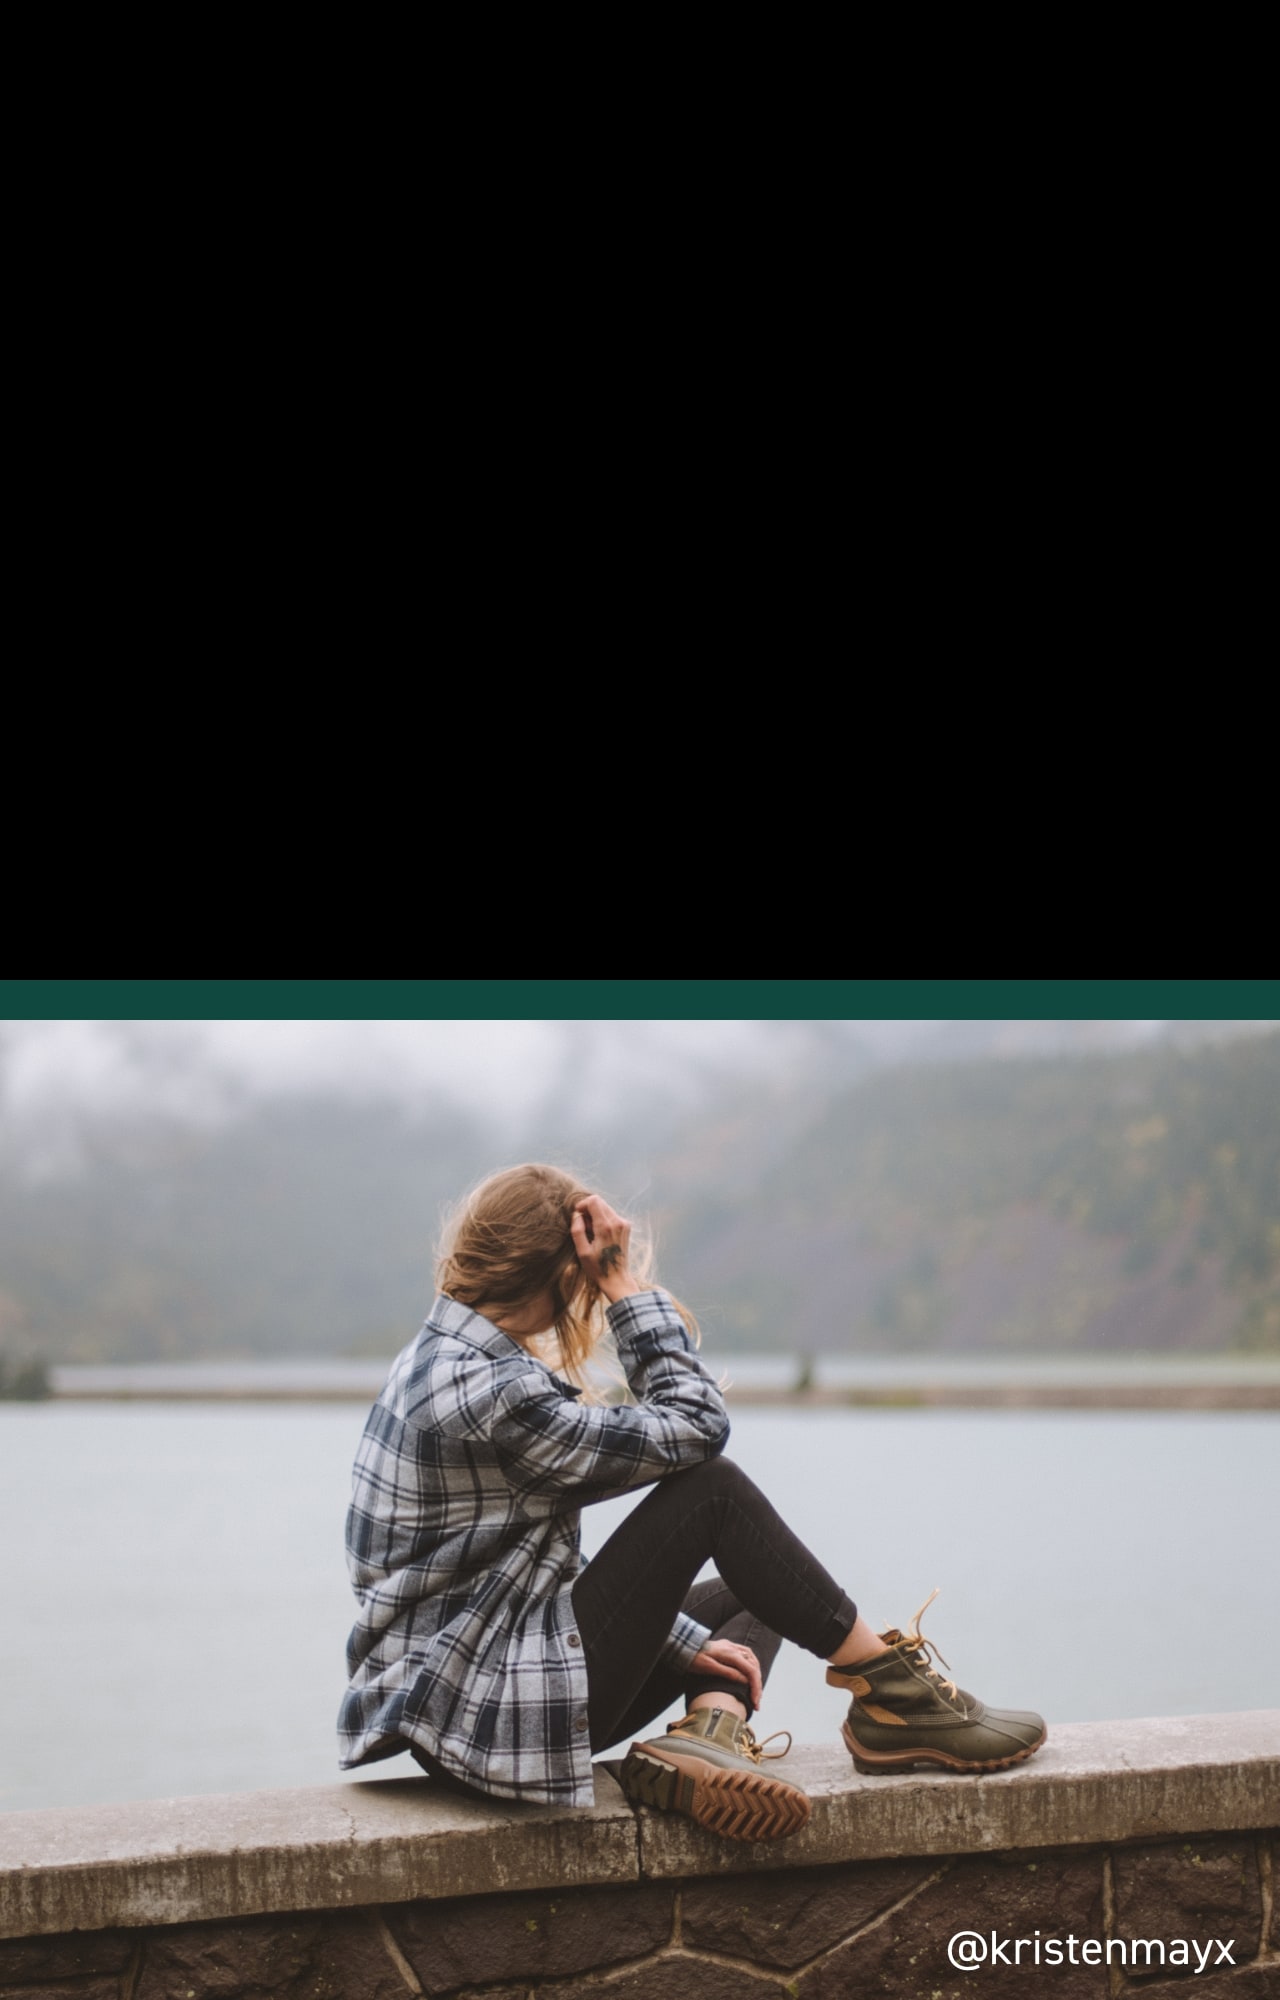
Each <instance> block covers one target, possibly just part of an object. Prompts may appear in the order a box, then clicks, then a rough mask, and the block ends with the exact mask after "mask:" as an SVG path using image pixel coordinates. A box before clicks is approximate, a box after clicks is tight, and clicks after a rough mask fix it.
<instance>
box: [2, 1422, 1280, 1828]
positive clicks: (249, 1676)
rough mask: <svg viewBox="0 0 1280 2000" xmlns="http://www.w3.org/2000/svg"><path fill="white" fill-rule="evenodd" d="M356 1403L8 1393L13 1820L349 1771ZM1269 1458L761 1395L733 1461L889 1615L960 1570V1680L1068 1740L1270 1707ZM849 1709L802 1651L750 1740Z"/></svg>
mask: <svg viewBox="0 0 1280 2000" xmlns="http://www.w3.org/2000/svg"><path fill="white" fill-rule="evenodd" d="M364 1415H365V1411H364V1409H363V1408H361V1407H360V1406H357V1405H354V1404H353V1405H342V1406H339V1407H336V1408H332V1409H327V1408H319V1407H316V1406H313V1405H296V1406H289V1407H285V1408H269V1407H266V1406H263V1405H250V1406H228V1407H224V1408H214V1407H210V1406H207V1405H206V1406H200V1407H195V1408H192V1407H186V1406H181V1405H176V1404H164V1403H154V1404H138V1405H109V1406H105V1407H100V1406H92V1405H87V1404H71V1403H52V1404H45V1405H42V1406H36V1407H32V1408H25V1407H19V1406H16V1405H12V1404H11V1405H0V1519H3V1520H4V1521H5V1523H6V1533H5V1534H4V1536H3V1537H2V1538H0V1686H2V1687H3V1689H4V1694H5V1699H4V1701H3V1702H2V1703H0V1811H16V1810H21V1809H24V1808H30V1807H40V1806H74V1805H83V1804H91V1803H97V1802H106V1801H111V1800H124V1799H130V1798H150V1797H163V1796H173V1795H181V1794H186V1793H200V1792H220V1791H239V1790H255V1789H260V1788H275V1787H279V1786H291V1785H316V1784H326V1783H334V1782H338V1781H339V1779H340V1776H341V1774H340V1773H339V1772H338V1769H337V1762H336V1749H335V1734H334V1724H335V1718H336V1713H337V1706H338V1701H339V1698H340V1695H341V1692H342V1688H343V1685H344V1680H345V1664H344V1657H343V1654H344V1647H345V1643H346V1637H347V1633H348V1631H349V1629H350V1626H351V1623H352V1619H353V1612H354V1599H353V1597H352V1594H351V1591H350V1587H349V1584H348V1580H347V1575H346V1568H345V1558H344V1553H343V1521H344V1516H345V1511H346V1505H347V1497H348V1491H349V1480H350V1467H351V1461H352V1458H353V1455H354V1452H355V1448H356V1443H357V1440H358V1438H359V1434H360V1430H361V1427H362V1424H363V1421H364ZM1278 1446H1280V1418H1277V1417H1275V1416H1272V1415H1264V1414H1256V1415H1255V1414H1251V1413H1248V1414H1240V1415H1236V1414H1230V1415H1216V1414H1206V1413H1201V1412H1197V1413H1194V1414H1187V1415H1181V1414H1170V1413H1163V1412H1161V1413H1154V1412H1153V1413H1149V1414H1148V1413H1143V1414H1135V1415H1129V1414H1119V1413H1101V1414H1094V1413H1092V1412H1089V1413H1085V1412H1070V1413H1057V1412H1045V1411H1036V1412H1025V1411H1017V1412H1015V1411H897V1410H893V1411H887V1410H886V1411H840V1410H836V1411H824V1410H814V1411H807V1412H805V1413H803V1414H799V1413H791V1412H785V1411H781V1410H741V1411H739V1412H738V1413H737V1414H736V1415H735V1416H734V1420H733V1434H732V1439H731V1443H730V1447H729V1450H730V1454H731V1455H732V1456H733V1457H735V1458H736V1459H737V1460H738V1462H739V1463H740V1464H741V1465H742V1466H743V1468H744V1469H745V1470H746V1471H747V1472H748V1473H749V1474H750V1475H751V1477H752V1478H754V1479H756V1480H757V1482H758V1483H759V1484H760V1485H761V1486H762V1487H763V1488H764V1490H765V1491H766V1492H767V1493H768V1494H769V1496H770V1497H771V1498H772V1499H773V1501H774V1503H775V1505H776V1506H777V1507H778V1508H779V1511H780V1512H781V1513H782V1514H783V1516H784V1518H785V1519H787V1520H788V1521H789V1522H790V1524H791V1525H792V1526H793V1527H794V1528H795V1529H796V1531H797V1532H798V1533H799V1534H800V1535H801V1537H802V1539H804V1540H805V1541H806V1542H807V1543H808V1545H809V1546H810V1547H811V1548H812V1549H813V1550H814V1552H815V1553H816V1554H817V1555H818V1556H819V1557H820V1558H821V1559H822V1560H823V1561H824V1562H825V1563H826V1564H827V1566H828V1567H829V1568H830V1569H831V1570H832V1571H833V1572H834V1573H835V1574H836V1575H837V1576H838V1577H839V1579H840V1580H841V1581H842V1582H843V1583H844V1584H845V1585H846V1587H847V1588H848V1589H849V1590H850V1592H851V1594H852V1595H853V1596H854V1597H855V1598H856V1599H857V1600H858V1602H859V1604H860V1606H861V1608H862V1609H863V1610H864V1611H866V1612H867V1614H868V1615H869V1616H870V1617H871V1619H872V1622H873V1623H875V1624H877V1625H878V1626H884V1625H887V1624H899V1625H901V1624H905V1623H906V1621H907V1620H908V1619H909V1618H910V1616H911V1614H912V1612H913V1611H914V1610H915V1609H916V1607H917V1605H919V1604H920V1603H921V1602H922V1600H923V1599H924V1598H925V1597H927V1596H928V1594H929V1592H930V1591H931V1590H932V1589H933V1587H934V1585H935V1584H937V1585H940V1586H941V1594H940V1595H939V1597H938V1598H937V1599H936V1600H935V1602H934V1604H933V1605H932V1606H931V1608H930V1611H929V1613H928V1615H927V1616H926V1619H925V1630H926V1632H927V1633H929V1634H930V1635H931V1636H932V1637H934V1638H935V1639H936V1640H937V1642H938V1644H939V1645H940V1646H941V1648H942V1650H943V1652H944V1653H945V1654H946V1656H947V1659H948V1660H949V1661H950V1662H951V1664H952V1668H953V1670H954V1672H955V1674H956V1677H957V1678H958V1679H959V1681H960V1682H961V1684H962V1685H964V1686H967V1687H969V1688H970V1689H972V1690H973V1691H974V1692H975V1693H977V1694H979V1695H981V1696H982V1697H983V1698H985V1699H987V1700H988V1701H990V1702H992V1703H993V1704H995V1705H997V1706H1006V1707H1032V1708H1039V1709H1040V1710H1041V1711H1042V1712H1043V1713H1044V1714H1045V1715H1046V1716H1047V1717H1048V1719H1049V1721H1050V1723H1051V1724H1052V1723H1053V1722H1055V1721H1058V1722H1062V1721H1081V1720H1088V1719H1091V1718H1103V1717H1123V1716H1140V1715H1165V1714H1171V1715H1177V1714H1191V1713H1200V1712H1215V1711H1229V1710H1237V1709H1249V1708H1263V1707H1271V1706H1274V1705H1275V1701H1276V1694H1275V1661H1276V1659H1277V1657H1280V1585H1278V1584H1277V1579H1276V1568H1275V1563H1274V1560H1273V1559H1272V1556H1271V1554H1270V1538H1271V1533H1272V1528H1271V1524H1272V1523H1274V1521H1275V1520H1276V1519H1278V1518H1280V1449H1278V1448H1277V1447H1278ZM641 1497H643V1496H642V1493H640V1494H636V1495H634V1496H624V1497H622V1498H620V1499H617V1500H614V1501H609V1502H606V1503H605V1504H603V1505H601V1506H598V1507H594V1508H589V1509H587V1510H586V1511H585V1513H584V1515H583V1546H584V1549H585V1550H586V1551H587V1553H590V1552H591V1551H592V1550H594V1549H595V1548H597V1547H599V1545H600V1543H601V1541H602V1540H603V1539H604V1537H605V1536H606V1535H607V1534H608V1533H609V1532H610V1531H611V1529H612V1527H613V1526H615V1525H616V1524H617V1522H618V1521H620V1520H621V1519H622V1517H623V1516H624V1514H625V1513H626V1511H627V1510H628V1508H629V1507H631V1506H633V1505H635V1504H636V1502H637V1501H638V1500H639V1499H640V1498H641ZM15 1523H20V1524H21V1526H20V1528H19V1529H18V1530H17V1531H15V1529H14V1524H15ZM842 1710H843V1703H842V1699H841V1697H840V1696H839V1694H838V1693H837V1692H836V1691H834V1690H832V1689H830V1688H828V1687H826V1686H825V1684H824V1682H823V1679H822V1669H821V1667H820V1665H819V1664H818V1663H817V1662H816V1661H812V1660H810V1659H809V1658H808V1657H807V1656H806V1655H803V1654H801V1653H799V1652H798V1651H796V1650H795V1649H794V1648H793V1647H790V1646H784V1648H783V1650H782V1653H781V1655H780V1658H779V1662H778V1666H777V1668H776V1670H775V1674H774V1677H773V1680H772V1681H771V1683H770V1686H769V1688H768V1690H767V1691H766V1698H765V1703H764V1707H763V1710H762V1712H761V1717H760V1727H761V1731H762V1732H767V1731H768V1730H772V1729H790V1730H791V1731H792V1732H793V1734H794V1735H795V1736H796V1738H797V1740H799V1741H801V1742H825V1741H831V1742H832V1743H833V1744H837V1743H838V1740H839V1723H840V1719H841V1714H842ZM406 1774H408V1775H412V1774H413V1773H412V1771H411V1767H410V1765H409V1764H408V1763H407V1762H406V1761H402V1760H392V1761H390V1762H388V1763H385V1764H381V1765H378V1766H376V1767H374V1768H373V1769H372V1770H371V1771H370V1772H369V1773H368V1774H366V1775H368V1776H369V1777H373V1778H376V1777H395V1776H401V1775H406ZM359 1775H360V1774H357V1773H350V1774H348V1777H349V1778H352V1779H353V1778H355V1777H357V1776H359Z"/></svg>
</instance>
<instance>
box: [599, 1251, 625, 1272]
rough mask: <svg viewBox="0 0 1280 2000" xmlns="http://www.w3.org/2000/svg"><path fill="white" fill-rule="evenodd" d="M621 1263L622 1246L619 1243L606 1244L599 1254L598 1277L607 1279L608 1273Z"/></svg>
mask: <svg viewBox="0 0 1280 2000" xmlns="http://www.w3.org/2000/svg"><path fill="white" fill-rule="evenodd" d="M621 1262H622V1245H621V1244H620V1243H606V1244H605V1247H604V1249H603V1250H602V1251H601V1252H600V1276H601V1277H602V1278H607V1277H608V1275H609V1273H610V1271H613V1270H616V1268H617V1266H618V1265H619V1264H620V1263H621Z"/></svg>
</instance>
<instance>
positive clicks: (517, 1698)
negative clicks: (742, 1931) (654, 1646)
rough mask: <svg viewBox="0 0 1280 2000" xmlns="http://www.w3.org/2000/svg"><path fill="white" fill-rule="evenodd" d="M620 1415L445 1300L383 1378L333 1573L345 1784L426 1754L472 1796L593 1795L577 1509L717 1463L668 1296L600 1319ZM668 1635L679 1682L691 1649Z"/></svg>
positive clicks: (694, 1367)
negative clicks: (343, 1609) (342, 1643)
mask: <svg viewBox="0 0 1280 2000" xmlns="http://www.w3.org/2000/svg"><path fill="white" fill-rule="evenodd" d="M609 1322H610V1326H611V1328H612V1331H613V1336H614V1340H615V1343H616V1346H617V1350H618V1358H619V1360H620V1362H621V1364H622V1367H623V1369H624V1371H625V1373H626V1377H627V1380H628V1383H629V1384H630V1387H631V1391H632V1394H633V1395H634V1396H635V1398H636V1402H635V1404H634V1405H632V1404H616V1405H605V1406H602V1407H596V1406H590V1405H583V1404H582V1403H580V1402H579V1401H578V1391H577V1390H576V1389H575V1388H573V1387H572V1385H571V1384H569V1383H567V1382H564V1381H562V1380H561V1379H560V1378H559V1376H557V1375H553V1374H552V1373H551V1371H550V1370H549V1369H547V1368H544V1367H543V1366H542V1364H541V1363H540V1362H539V1361H537V1360H535V1359H534V1358H533V1356H532V1355H530V1354H529V1353H527V1352H526V1350H525V1349H524V1348H522V1347H520V1346H519V1345H518V1343H517V1342H516V1341H514V1340H512V1339H511V1338H510V1337H509V1335H507V1334H505V1333H503V1332H501V1331H500V1329H499V1328H498V1327H496V1326H494V1325H493V1324H492V1323H491V1321H489V1320H487V1319H482V1318H481V1317H480V1315H479V1314H478V1313H474V1312H472V1311H471V1309H470V1307H468V1306H463V1305H459V1304H458V1302H457V1301H456V1300H455V1299H450V1298H447V1297H445V1296H444V1295H443V1294H441V1295H440V1296H439V1297H438V1298H437V1299H436V1301H435V1303H434V1305H433V1306H432V1308H431V1312H430V1314H429V1316H428V1318H427V1321H426V1324H425V1325H424V1326H423V1328H422V1331H421V1332H420V1333H419V1334H418V1335H417V1336H416V1338H415V1339H414V1340H412V1341H410V1343H409V1345H408V1346H407V1347H406V1348H405V1349H404V1351H403V1353H402V1354H400V1356H399V1357H398V1358H397V1360H396V1361H395V1363H394V1365H393V1367H392V1370H391V1374H390V1376H389V1377H388V1380H387V1384H386V1387H385V1388H384V1389H383V1391H382V1394H381V1395H380V1396H379V1398H378V1400H377V1402H376V1403H375V1404H374V1406H373V1409H372V1410H371V1411H370V1413H369V1419H368V1422H367V1423H366V1424H365V1428H364V1436H363V1438H362V1440H361V1443H360V1448H359V1451H358V1452H357V1454H356V1462H355V1469H354V1473H353V1478H352V1499H351V1506H350V1508H349V1510H348V1513H347V1567H348V1570H349V1572H350V1575H351V1581H352V1584H353V1586H354V1589H355V1593H356V1596H357V1598H358V1599H359V1603H360V1615H359V1618H358V1620H357V1622H356V1624H355V1627H354V1629H353V1630H352V1633H351V1637H350V1639H349V1641H348V1643H347V1666H348V1670H349V1674H350V1686H349V1687H348V1689H347V1692H346V1694H345V1695H344V1697H343V1701H342V1706H341V1709H340V1712H339V1716H338V1739H339V1745H340V1750H341V1757H340V1763H341V1768H342V1769H343V1770H350V1769H351V1767H352V1766H353V1765H356V1764H365V1763H372V1762H374V1761H375V1760H377V1759H379V1758H382V1757H387V1756H391V1755H392V1754H394V1752H395V1751H396V1750H399V1749H403V1747H404V1740H405V1739H408V1741H409V1742H412V1743H416V1744H418V1745H419V1746H420V1748H422V1749H423V1750H426V1751H428V1752H429V1753H430V1754H431V1755H432V1756H433V1757H435V1758H437V1759H438V1761H439V1762H440V1763H441V1764H443V1765H444V1766H445V1767H446V1768H447V1769H448V1770H451V1771H453V1772H455V1773H456V1774H457V1775H458V1776H459V1777H460V1778H463V1779H464V1780H465V1781H466V1782H467V1783H469V1784H472V1785H476V1786H478V1787H479V1788H480V1789H481V1790H483V1791H486V1792H493V1793H497V1794H498V1795H500V1796H505V1797H510V1798H522V1799H535V1800H539V1801H541V1802H542V1803H544V1804H547V1805H572V1806H589V1805H590V1804H591V1803H592V1800H593V1797H594V1792H593V1786H592V1771H591V1743H590V1736H589V1732H588V1728H587V1670H586V1663H585V1661H584V1658H583V1654H582V1644H581V1640H580V1638H579V1636H578V1633H577V1631H576V1630H575V1626H574V1617H573V1602H572V1598H571V1595H570V1593H571V1590H572V1586H573V1581H574V1578H575V1577H576V1576H577V1575H578V1573H579V1571H580V1569H581V1568H582V1555H581V1550H580V1546H579V1510H580V1509H581V1508H582V1507H584V1506H587V1505H589V1504H590V1503H591V1502H592V1501H593V1500H608V1499H612V1498H613V1497H614V1496H615V1495H617V1494H619V1493H625V1492H627V1491H629V1490H630V1489H632V1488H634V1487H638V1486H646V1485H648V1484H649V1483H650V1482H651V1481H652V1480H655V1479H661V1478H662V1477H663V1475H664V1474H665V1473H668V1472H676V1471H678V1470H679V1469H680V1468H681V1467H683V1466H689V1465H697V1464H699V1463H701V1461H703V1460H704V1459H708V1458H714V1457H715V1456H716V1455H717V1454H718V1453H719V1452H721V1451H723V1450H724V1446H725V1442H726V1440H727V1438H728V1435H729V1418H728V1414H727V1412H726V1410H725V1406H724V1400H723V1398H722V1397H721V1394H720V1391H719V1390H718V1389H717V1387H716V1385H715V1383H714V1382H713V1380H712V1379H711V1376H710V1375H709V1374H708V1373H707V1371H706V1369H705V1368H704V1367H703V1366H702V1363H701V1362H700V1361H699V1359H698V1357H697V1353H696V1351H695V1349H694V1346H693V1343H692V1341H691V1340H690V1338H689V1335H688V1333H687V1331H686V1329H685V1325H684V1322H683V1320H682V1319H681V1318H680V1315H679V1314H678V1313H677V1312H676V1310H675V1308H674V1306H673V1305H672V1303H671V1300H670V1298H669V1297H668V1295H667V1294H666V1293H665V1292H663V1291H657V1290H655V1291H647V1292H642V1293H640V1294H638V1295H637V1296H635V1297H632V1298H629V1299H624V1300H623V1301H622V1302H621V1304H619V1305H616V1306H611V1307H610V1309H609ZM709 1637H710V1633H709V1631H708V1629H707V1627H706V1626H705V1625H699V1624H697V1623H696V1621H695V1620H693V1619H691V1618H687V1617H685V1616H684V1615H683V1614H681V1615H680V1617H679V1618H678V1620H677V1622H676V1625H675V1628H674V1629H673V1631H672V1634H671V1637H670V1639H669V1640H668V1642H667V1645H666V1647H665V1649H664V1657H665V1658H666V1660H667V1661H669V1662H670V1663H671V1664H672V1665H674V1666H677V1667H682V1666H687V1665H688V1664H689V1663H690V1662H691V1661H692V1660H693V1658H694V1656H695V1655H696V1654H697V1653H698V1652H699V1651H700V1649H701V1648H702V1646H703V1645H705V1643H706V1641H707V1639H708V1638H709Z"/></svg>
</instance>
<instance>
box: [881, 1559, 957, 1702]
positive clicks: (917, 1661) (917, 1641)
mask: <svg viewBox="0 0 1280 2000" xmlns="http://www.w3.org/2000/svg"><path fill="white" fill-rule="evenodd" d="M941 1587H942V1586H941V1585H940V1584H938V1585H935V1587H934V1588H933V1589H932V1590H931V1591H930V1592H929V1595H928V1596H927V1597H926V1598H925V1601H924V1603H923V1604H922V1605H921V1606H920V1609H919V1610H918V1611H917V1612H915V1613H913V1615H912V1619H911V1627H910V1630H909V1631H906V1632H901V1633H899V1634H898V1638H897V1642H896V1643H897V1644H898V1645H900V1646H902V1647H903V1648H904V1649H906V1651H907V1657H908V1659H909V1660H910V1661H911V1664H912V1665H913V1666H916V1667H919V1668H920V1669H921V1670H922V1671H923V1672H924V1673H925V1674H926V1675H927V1676H928V1678H929V1679H930V1680H931V1681H936V1682H937V1683H938V1686H939V1687H944V1688H946V1690H947V1692H948V1694H949V1695H950V1696H951V1699H952V1701H954V1702H957V1703H958V1702H959V1700H960V1690H959V1688H958V1687H957V1686H956V1684H955V1682H954V1681H952V1680H948V1679H947V1677H946V1675H945V1674H940V1673H939V1672H938V1670H937V1668H936V1667H935V1666H933V1665H932V1664H931V1661H930V1655H932V1657H933V1659H935V1660H941V1661H942V1664H943V1666H944V1667H949V1666H950V1665H951V1662H950V1660H948V1659H947V1658H946V1656H945V1654H943V1653H942V1652H941V1651H940V1649H939V1648H938V1646H937V1645H936V1644H935V1642H934V1641H933V1640H932V1639H926V1638H925V1636H924V1634H923V1633H922V1632H921V1630H920V1620H921V1619H922V1618H923V1617H924V1614H925V1612H926V1611H927V1610H928V1609H929V1606H930V1605H931V1604H932V1603H933V1600H934V1598H935V1597H936V1596H937V1595H938V1591H939V1590H940V1589H941ZM885 1637H886V1638H887V1637H888V1634H887V1633H886V1634H885Z"/></svg>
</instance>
